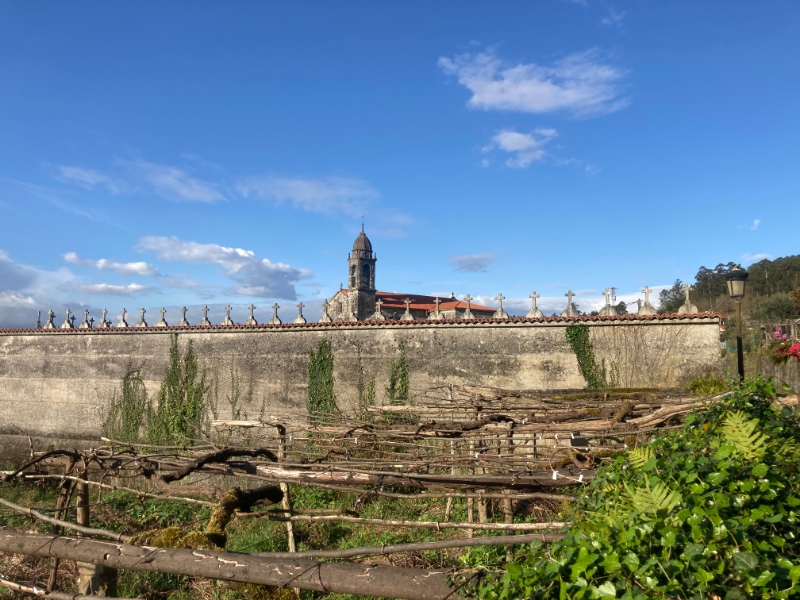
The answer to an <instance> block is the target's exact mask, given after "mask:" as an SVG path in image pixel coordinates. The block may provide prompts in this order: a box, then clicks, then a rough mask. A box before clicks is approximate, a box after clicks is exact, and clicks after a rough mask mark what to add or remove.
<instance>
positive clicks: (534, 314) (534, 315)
mask: <svg viewBox="0 0 800 600" xmlns="http://www.w3.org/2000/svg"><path fill="white" fill-rule="evenodd" d="M539 297H540V296H539V294H537V293H536V292H535V291H534V292H533V293H532V294H531V295H530V296H528V298H530V299H531V309H530V310H529V311H528V314H527V315H525V316H526V317H527V318H529V319H538V318H539V317H543V316H544V315H543V314H542V311H540V310H539V309H538V308H537V306H536V299H537V298H539Z"/></svg>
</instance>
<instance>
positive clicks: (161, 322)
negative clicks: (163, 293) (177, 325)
mask: <svg viewBox="0 0 800 600" xmlns="http://www.w3.org/2000/svg"><path fill="white" fill-rule="evenodd" d="M166 313H167V309H166V308H163V307H162V309H161V320H160V321H159V322H158V323H156V327H169V325H168V324H167V320H166V319H165V318H164V315H165V314H166Z"/></svg>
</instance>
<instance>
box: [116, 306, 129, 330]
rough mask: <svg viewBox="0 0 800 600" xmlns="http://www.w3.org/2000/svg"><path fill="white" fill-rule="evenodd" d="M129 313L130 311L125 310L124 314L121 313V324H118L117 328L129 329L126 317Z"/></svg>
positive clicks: (123, 310)
mask: <svg viewBox="0 0 800 600" xmlns="http://www.w3.org/2000/svg"><path fill="white" fill-rule="evenodd" d="M127 312H128V311H126V310H125V309H124V308H123V309H122V312H120V313H119V322H118V323H117V327H127V326H128V322H127V321H126V320H125V315H126V314H127Z"/></svg>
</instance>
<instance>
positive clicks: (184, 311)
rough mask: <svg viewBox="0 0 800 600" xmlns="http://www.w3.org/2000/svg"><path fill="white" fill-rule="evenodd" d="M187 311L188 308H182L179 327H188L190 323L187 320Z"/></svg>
mask: <svg viewBox="0 0 800 600" xmlns="http://www.w3.org/2000/svg"><path fill="white" fill-rule="evenodd" d="M186 310H187V308H186V307H185V306H183V307H181V321H180V323H178V325H181V326H183V327H188V325H189V321H187V320H186Z"/></svg>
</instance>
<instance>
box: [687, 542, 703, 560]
mask: <svg viewBox="0 0 800 600" xmlns="http://www.w3.org/2000/svg"><path fill="white" fill-rule="evenodd" d="M705 548H706V547H705V546H704V545H703V544H691V543H690V544H686V546H684V548H683V556H684V558H688V559H692V558H693V557H695V556H702V554H703V550H705Z"/></svg>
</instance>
